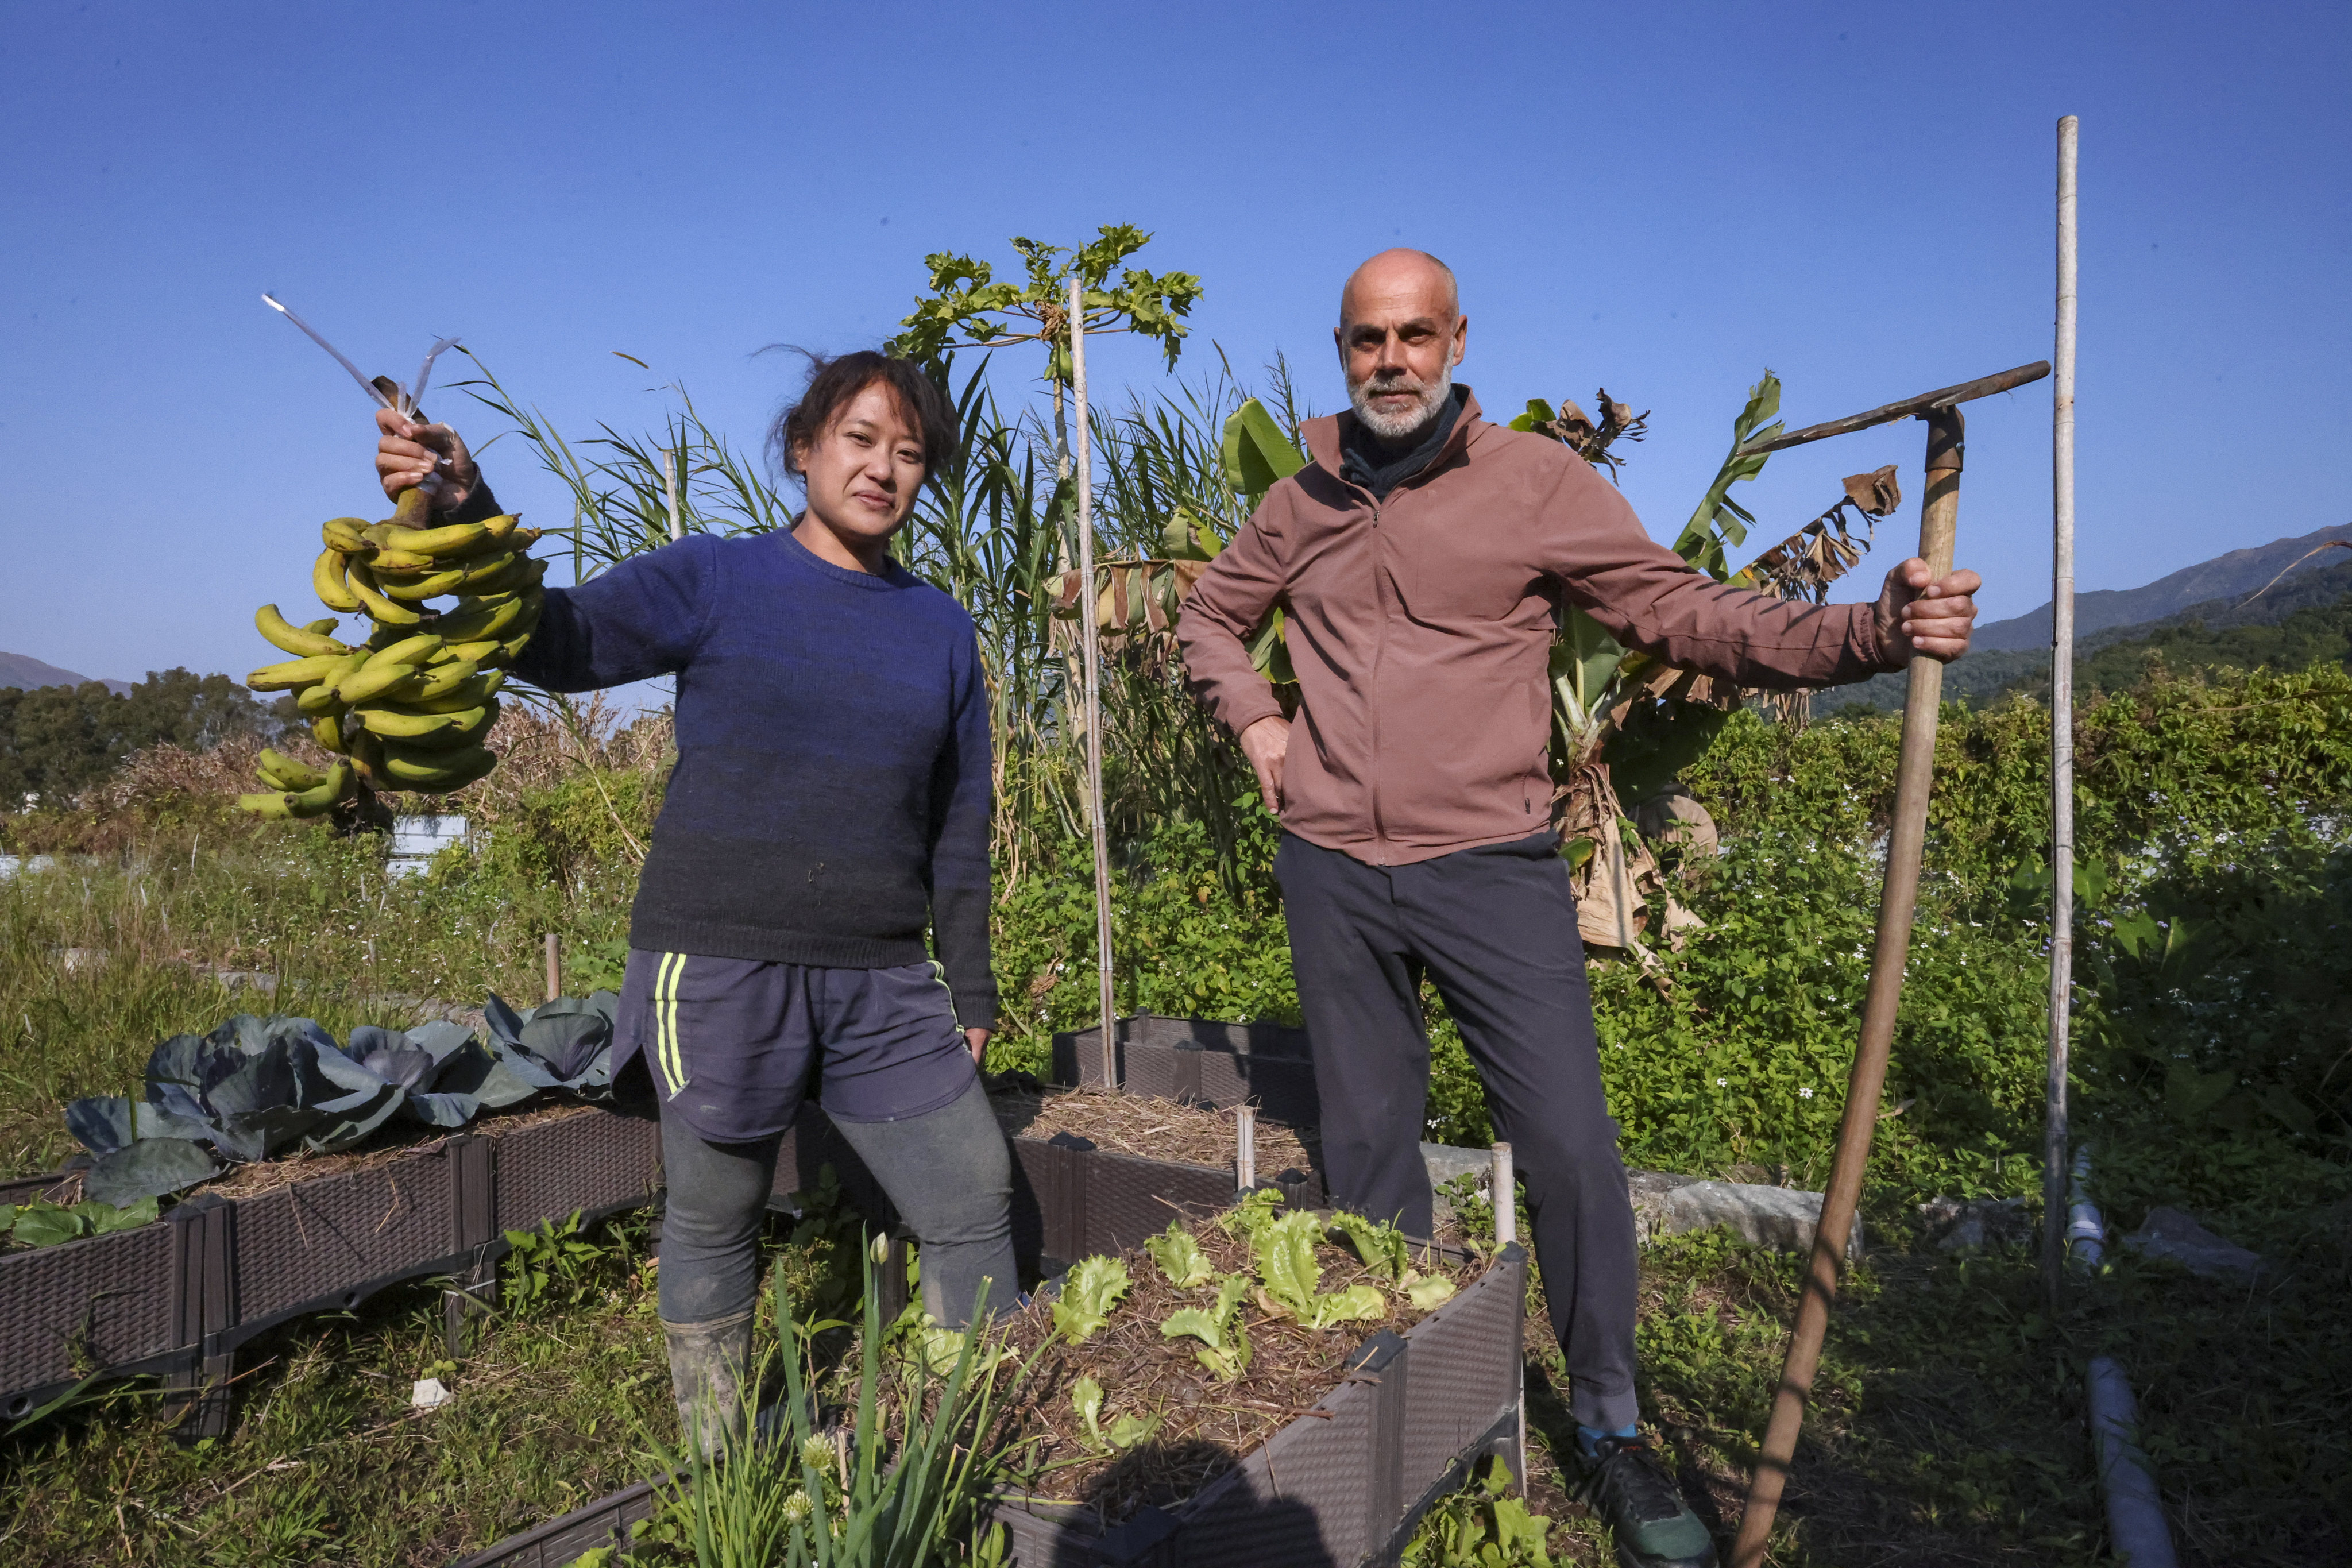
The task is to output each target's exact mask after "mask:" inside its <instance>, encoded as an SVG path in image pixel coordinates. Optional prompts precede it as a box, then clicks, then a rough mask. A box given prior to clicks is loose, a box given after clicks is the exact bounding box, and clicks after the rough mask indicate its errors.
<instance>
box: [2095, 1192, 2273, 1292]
mask: <svg viewBox="0 0 2352 1568" xmlns="http://www.w3.org/2000/svg"><path fill="white" fill-rule="evenodd" d="M2124 1245H2125V1246H2126V1247H2130V1248H2131V1249H2132V1250H2133V1251H2135V1252H2137V1253H2138V1254H2139V1255H2140V1256H2141V1257H2143V1258H2170V1259H2172V1261H2174V1262H2175V1263H2178V1264H2179V1265H2180V1266H2181V1267H2182V1268H2186V1269H2188V1270H2189V1272H2190V1273H2191V1274H2196V1275H2201V1276H2202V1277H2203V1278H2205V1279H2255V1278H2257V1277H2259V1276H2260V1275H2261V1274H2262V1272H2263V1268H2265V1267H2266V1266H2265V1265H2264V1263H2263V1258H2262V1255H2261V1254H2260V1253H2258V1252H2249V1251H2247V1250H2246V1249H2245V1248H2244V1247H2240V1246H2239V1245H2237V1244H2236V1243H2235V1242H2232V1241H2227V1240H2224V1239H2223V1238H2222V1237H2218V1236H2215V1235H2214V1234H2213V1233H2212V1232H2211V1231H2210V1230H2207V1229H2206V1228H2205V1227H2204V1226H2201V1225H2199V1224H2198V1223H2197V1222H2196V1221H2195V1220H2193V1219H2191V1218H2190V1217H2189V1215H2185V1214H2183V1213H2181V1212H2180V1211H2179V1209H2176V1208H2152V1209H2150V1210H2148V1211H2147V1220H2146V1221H2145V1222H2144V1223H2142V1224H2141V1226H2140V1227H2139V1228H2138V1229H2137V1230H2136V1231H2134V1232H2132V1233H2131V1234H2130V1235H2129V1236H2127V1237H2124Z"/></svg>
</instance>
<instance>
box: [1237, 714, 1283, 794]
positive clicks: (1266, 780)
mask: <svg viewBox="0 0 2352 1568" xmlns="http://www.w3.org/2000/svg"><path fill="white" fill-rule="evenodd" d="M1242 755H1244V756H1245V757H1247V758H1248V759H1249V764H1250V766H1251V767H1252V768H1254V769H1255V770H1256V773H1257V793H1258V798H1260V799H1261V800H1263V801H1265V809H1266V811H1267V813H1268V814H1269V815H1271V816H1281V815H1282V764H1283V762H1284V760H1285V759H1286V758H1287V757H1288V756H1289V755H1290V721H1289V720H1287V719H1286V718H1284V717H1283V716H1282V715H1281V714H1279V713H1269V714H1267V715H1266V716H1265V718H1263V719H1261V720H1259V721H1257V722H1256V723H1255V724H1253V725H1251V726H1250V727H1249V728H1248V729H1246V730H1244V731H1242Z"/></svg>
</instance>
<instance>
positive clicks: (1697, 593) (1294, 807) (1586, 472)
mask: <svg viewBox="0 0 2352 1568" xmlns="http://www.w3.org/2000/svg"><path fill="white" fill-rule="evenodd" d="M1333 337H1334V339H1335V341H1336V342H1337V344H1338V347H1339V364H1340V368H1341V370H1342V372H1343V373H1344V374H1345V375H1346V377H1347V385H1348V404H1349V412H1348V413H1346V414H1341V415H1339V416H1337V417H1333V418H1322V419H1311V420H1309V421H1307V425H1306V427H1305V432H1304V434H1305V436H1306V438H1307V452H1308V454H1309V456H1310V458H1312V460H1311V461H1310V462H1309V463H1308V464H1307V467H1306V468H1301V469H1300V470H1299V471H1298V472H1297V474H1295V475H1293V476H1291V477H1290V478H1289V479H1284V480H1283V481H1281V482H1280V483H1279V484H1277V485H1276V486H1275V487H1274V489H1271V490H1270V491H1268V492H1267V494H1266V498H1265V502H1264V504H1263V505H1261V506H1260V507H1259V508H1258V510H1257V514H1256V515H1255V517H1253V518H1252V519H1251V520H1250V521H1249V524H1248V526H1247V527H1245V528H1244V529H1243V530H1242V531H1241V532H1240V533H1239V534H1238V535H1237V536H1236V537H1235V538H1234V542H1233V543H1232V544H1231V545H1229V546H1228V547H1227V548H1226V549H1225V551H1224V552H1223V553H1222V554H1220V555H1219V556H1218V557H1217V559H1216V562H1215V563H1214V564H1213V565H1212V566H1211V567H1210V568H1209V570H1208V572H1207V573H1206V574H1204V575H1203V576H1202V579H1201V581H1200V583H1199V584H1198V585H1197V586H1196V587H1195V588H1194V589H1193V590H1192V595H1191V596H1190V597H1189V598H1187V599H1186V601H1185V603H1184V607H1183V616H1182V619H1181V624H1180V626H1179V636H1180V637H1181V640H1182V643H1183V647H1184V659H1185V666H1186V669H1187V671H1188V674H1189V676H1190V679H1191V680H1192V685H1193V689H1194V690H1195V692H1196V693H1197V694H1198V695H1199V696H1200V698H1201V700H1202V701H1203V702H1205V703H1206V704H1207V705H1208V707H1209V709H1210V710H1211V711H1212V712H1213V714H1214V715H1215V716H1216V717H1217V718H1218V719H1219V720H1220V721H1223V723H1224V724H1225V725H1226V726H1227V727H1229V728H1230V729H1231V730H1232V731H1233V732H1234V734H1235V735H1237V736H1238V737H1240V741H1241V745H1242V749H1243V751H1244V752H1245V753H1246V754H1247V755H1248V757H1249V760H1250V764H1251V766H1252V767H1253V768H1254V769H1255V771H1256V773H1257V778H1258V786H1259V789H1260V790H1261V792H1262V793H1263V794H1264V796H1265V805H1266V809H1267V810H1269V811H1272V812H1275V813H1276V814H1278V815H1279V816H1280V817H1281V819H1282V828H1283V833H1282V844H1281V848H1280V850H1279V852H1278V853H1277V854H1276V859H1275V870H1276V875H1277V877H1278V878H1279V879H1280V880H1281V883H1282V890H1283V900H1284V907H1285V912H1286V915H1287V917H1288V921H1289V926H1290V952H1291V962H1292V965H1293V968H1294V971H1295V973H1296V975H1297V983H1298V1000H1299V1005H1300V1007H1301V1009H1302V1010H1303V1011H1304V1013H1305V1014H1306V1018H1307V1032H1308V1035H1309V1037H1310V1038H1311V1039H1312V1041H1313V1048H1314V1053H1315V1078H1316V1083H1317V1086H1318V1090H1319V1092H1320V1095H1321V1099H1322V1106H1323V1127H1322V1133H1323V1156H1324V1162H1325V1174H1326V1176H1327V1178H1328V1182H1329V1184H1330V1191H1331V1195H1332V1200H1333V1201H1334V1202H1335V1203H1338V1204H1339V1205H1343V1206H1345V1207H1347V1208H1349V1209H1353V1210H1356V1211H1358V1212H1360V1213H1362V1214H1367V1215H1375V1216H1378V1217H1380V1218H1382V1219H1389V1220H1393V1221H1395V1222H1396V1223H1398V1224H1399V1225H1401V1226H1402V1228H1403V1229H1405V1230H1406V1231H1407V1232H1409V1233H1412V1234H1415V1235H1421V1236H1426V1235H1428V1234H1429V1232H1430V1228H1431V1218H1432V1216H1431V1208H1432V1204H1431V1194H1430V1186H1429V1173H1428V1171H1427V1168H1426V1167H1425V1166H1424V1165H1423V1163H1422V1158H1421V1134H1422V1131H1423V1125H1424V1120H1423V1119H1424V1113H1425V1104H1426V1099H1427V1094H1428V1087H1429V1042H1428V1038H1427V1037H1426V1036H1425V1035H1424V1034H1423V1027H1422V1014H1421V998H1420V987H1421V981H1422V979H1423V976H1426V977H1427V978H1429V979H1430V980H1432V981H1433V982H1435V984H1436V985H1437V990H1438V994H1440V995H1442V996H1443V997H1444V999H1445V1005H1446V1007H1447V1009H1448V1010H1449V1011H1450V1012H1451V1013H1452V1015H1453V1016H1454V1021H1455V1023H1456V1024H1458V1025H1459V1026H1461V1030H1462V1039H1463V1043H1464V1045H1465V1046H1466V1047H1468V1048H1469V1051H1470V1055H1471V1057H1472V1059H1474V1060H1475V1061H1476V1063H1477V1064H1478V1070H1479V1073H1480V1075H1481V1076H1482V1077H1483V1079H1485V1082H1486V1099H1487V1109H1488V1111H1489V1114H1490V1116H1491V1118H1492V1120H1493V1122H1494V1127H1495V1132H1496V1136H1497V1137H1499V1138H1507V1139H1508V1140H1510V1142H1511V1143H1512V1144H1513V1145H1514V1147H1515V1149H1516V1151H1517V1162H1518V1170H1519V1173H1520V1174H1521V1175H1522V1176H1523V1177H1524V1178H1525V1180H1526V1182H1527V1191H1528V1209H1529V1212H1530V1215H1531V1219H1532V1224H1531V1227H1530V1228H1531V1229H1532V1231H1533V1233H1534V1240H1535V1247H1536V1257H1537V1260H1538V1263H1539V1264H1540V1265H1541V1268H1542V1270H1543V1279H1544V1288H1545V1295H1546V1298H1547V1300H1549V1304H1550V1309H1551V1321H1552V1328H1553V1331H1554V1332H1555V1333H1556V1334H1557V1335H1558V1336H1559V1344H1560V1350H1561V1352H1562V1353H1563V1355H1564V1356H1565V1357H1566V1359H1567V1365H1568V1373H1569V1378H1570V1385H1571V1386H1570V1402H1571V1405H1572V1407H1573V1409H1574V1411H1575V1415H1576V1419H1577V1423H1578V1426H1579V1428H1580V1443H1581V1446H1582V1449H1583V1458H1584V1461H1585V1466H1584V1471H1585V1473H1584V1482H1583V1485H1584V1489H1585V1493H1586V1496H1587V1497H1588V1499H1589V1500H1591V1502H1592V1503H1593V1505H1594V1507H1595V1508H1596V1509H1597V1510H1598V1511H1600V1512H1601V1515H1602V1516H1603V1517H1604V1518H1605V1519H1606V1520H1607V1521H1609V1523H1610V1525H1611V1528H1612V1530H1613V1531H1615V1534H1616V1540H1617V1546H1618V1552H1619V1555H1620V1557H1621V1559H1622V1560H1623V1561H1624V1562H1626V1563H1635V1564H1641V1565H1643V1568H1656V1565H1669V1564H1697V1563H1710V1562H1712V1561H1713V1560H1714V1551H1713V1548H1712V1546H1711V1544H1710V1543H1709V1542H1708V1539H1707V1534H1706V1529H1705V1528H1704V1527H1703V1526H1702V1525H1701V1524H1700V1523H1699V1521H1697V1519H1696V1517H1694V1516H1693V1515H1692V1514H1691V1512H1690V1510H1688V1509H1687V1508H1686V1507H1685V1506H1684V1504H1683V1502H1682V1500H1681V1497H1680V1495H1679V1493H1678V1492H1677V1491H1676V1490H1675V1486H1674V1483H1673V1481H1672V1480H1671V1479H1670V1478H1669V1477H1668V1476H1667V1475H1666V1474H1665V1473H1664V1470H1663V1468H1661V1467H1660V1466H1659V1465H1658V1464H1657V1462H1656V1460H1655V1458H1654V1456H1653V1455H1652V1454H1651V1453H1650V1452H1649V1451H1648V1449H1647V1446H1646V1445H1645V1443H1644V1441H1643V1437H1642V1436H1641V1432H1640V1426H1639V1418H1640V1411H1639V1408H1638V1406H1637V1404H1636V1402H1635V1399H1634V1394H1633V1315H1634V1292H1635V1288H1636V1283H1637V1276H1636V1271H1635V1263H1634V1235H1633V1210H1632V1205H1631V1204H1630V1202H1629V1201H1628V1198H1627V1195H1626V1190H1625V1169H1624V1165H1623V1163H1622V1162H1621V1161H1620V1160H1619V1158H1618V1154H1617V1126H1616V1123H1615V1122H1613V1121H1611V1120H1610V1118H1609V1112H1608V1108H1607V1105H1606V1104H1605V1102H1604V1100H1603V1098H1602V1094H1601V1068H1600V1058H1599V1054H1598V1047H1597V1046H1596V1044H1595V1041H1594V1037H1593V1029H1592V1004H1591V996H1590V995H1589V994H1588V993H1587V991H1586V989H1585V979H1584V951H1583V947H1582V945H1581V944H1580V942H1579V941H1578V939H1577V930H1576V911H1575V905H1574V900H1573V899H1572V898H1571V896H1570V892H1569V883H1568V867H1567V863H1566V862H1565V861H1563V860H1562V859H1561V858H1559V837H1558V835H1556V834H1555V833H1553V832H1552V831H1551V828H1550V826H1549V815H1550V805H1551V795H1552V781H1551V773H1550V767H1549V742H1550V725H1551V695H1550V689H1549V681H1548V679H1547V675H1548V668H1549V654H1550V647H1551V643H1552V640H1553V637H1554V635H1555V631H1556V629H1557V626H1558V616H1559V612H1560V609H1561V607H1562V606H1563V605H1576V606H1578V607H1580V608H1581V609H1584V610H1586V611H1587V612H1589V613H1590V614H1591V616H1593V617H1594V618H1595V619H1596V620H1598V621H1600V622H1601V625H1602V626H1605V627H1607V628H1608V630H1609V632H1610V634H1611V635H1612V636H1613V637H1616V638H1617V640H1618V641H1619V642H1621V643H1623V644H1624V645H1625V646H1627V647H1633V648H1639V649H1641V650H1642V651H1643V652H1645V653H1650V654H1654V655H1656V656H1658V657H1659V658H1663V659H1664V660H1665V661H1666V662H1667V663H1669V664H1672V665H1674V666H1675V667H1676V668H1683V669H1696V670H1702V671H1704V672H1706V674H1708V675H1712V676H1716V677H1717V678H1719V679H1726V680H1730V681H1736V682H1737V683H1738V684H1739V685H1741V686H1747V687H1763V688H1769V689H1786V688H1790V687H1800V686H1803V687H1823V686H1835V685H1840V684H1843V683H1844V682H1847V681H1854V680H1861V679H1865V678H1867V677H1869V676H1872V675H1875V674H1878V673H1879V672H1880V671H1882V670H1889V669H1896V668H1902V667H1903V665H1904V664H1905V663H1906V660H1907V659H1908V658H1909V657H1910V655H1911V653H1912V652H1913V651H1914V650H1916V651H1919V652H1924V653H1927V654H1931V655H1933V656H1935V657H1937V658H1957V657H1958V656H1959V655H1960V654H1962V653H1965V652H1966V651H1967V650H1968V645H1969V630H1970V627H1971V626H1973V624H1974V621H1975V618H1976V606H1975V604H1974V602H1973V601H1972V599H1971V598H1970V595H1972V594H1973V593H1974V592H1975V590H1976V589H1977V588H1978V586H1979V580H1978V578H1977V575H1976V574H1975V573H1973V572H1954V573H1952V574H1949V575H1948V576H1946V577H1944V578H1942V579H1940V580H1937V579H1935V578H1934V576H1933V574H1931V573H1930V572H1929V571H1928V569H1927V564H1926V563H1924V562H1921V561H1918V560H1916V559H1915V560H1911V561H1906V562H1904V563H1902V564H1901V565H1899V566H1897V567H1895V570H1894V571H1892V572H1890V573H1889V574H1887V577H1886V584H1885V590H1884V591H1883V592H1882V593H1881V594H1880V595H1879V597H1878V600H1877V602H1876V603H1875V604H1874V605H1803V604H1787V603H1783V602H1781V601H1779V600H1775V599H1771V598H1768V597H1766V596H1765V595H1761V594H1755V593H1750V592H1748V591H1746V590H1744V589H1738V588H1727V587H1725V586H1723V585H1721V584H1717V583H1716V582H1714V581H1712V580H1711V579H1709V578H1707V577H1706V576H1705V575H1703V574H1700V573H1697V572H1695V571H1693V570H1692V569H1691V568H1690V566H1689V565H1688V564H1687V563H1685V562H1684V561H1683V560H1681V559H1680V558H1679V557H1678V556H1676V555H1675V553H1674V552H1672V551H1669V550H1667V549H1665V548H1664V547H1663V546H1661V545H1659V544H1657V543H1656V542H1654V541H1653V540H1652V539H1651V538H1650V536H1649V534H1648V533H1647V532H1646V531H1644V530H1643V527H1642V524H1641V521H1640V520H1639V519H1638V518H1636V517H1635V516H1634V515H1633V509H1632V508H1630V507H1628V506H1627V505H1626V504H1625V501H1624V499H1623V498H1622V496H1620V495H1619V494H1618V492H1617V490H1616V489H1615V487H1613V486H1612V485H1611V484H1609V483H1608V482H1607V481H1606V480H1604V479H1601V478H1600V477H1599V476H1597V475H1596V474H1594V473H1593V471H1592V470H1591V468H1588V467H1587V466H1586V465H1585V464H1584V462H1583V461H1582V460H1580V458H1577V457H1576V456H1575V454H1573V453H1571V452H1570V451H1569V449H1568V448H1567V447H1564V446H1562V445H1560V444H1559V442H1557V441H1553V440H1550V439H1548V438H1547V437H1541V436H1534V435H1526V434H1521V433H1519V432H1516V431H1512V430H1508V429H1506V428H1503V427H1502V426H1496V425H1491V424H1489V423H1487V422H1486V420H1485V419H1483V418H1481V417H1480V416H1479V411H1478V403H1477V400H1476V399H1475V397H1473V396H1471V395H1470V389H1469V388H1468V387H1466V386H1456V385H1455V384H1454V380H1453V372H1454V366H1455V365H1457V364H1459V363H1462V358H1463V354H1464V353H1465V350H1466V349H1467V347H1468V345H1469V341H1470V323H1469V320H1468V318H1466V317H1465V316H1464V315H1463V313H1462V309H1461V302H1460V299H1459V296H1458V294H1457V293H1456V290H1455V285H1454V274H1453V272H1452V270H1451V269H1450V268H1447V267H1446V266H1445V264H1444V262H1441V261H1439V260H1438V259H1437V258H1435V257H1433V256H1429V255H1427V254H1425V253H1423V252H1421V251H1417V250H1391V251H1385V252H1383V253H1382V254H1381V255H1379V256H1375V257H1373V258H1371V259H1370V261H1367V262H1365V263H1364V264H1363V265H1362V266H1361V267H1360V268H1357V269H1356V271H1355V274H1354V275H1353V276H1352V277H1350V278H1349V279H1348V283H1347V287H1346V289H1345V290H1344V291H1343V292H1342V293H1341V295H1340V298H1339V327H1338V329H1337V330H1336V331H1335V332H1334V333H1333ZM1277 606H1279V607H1280V608H1281V610H1282V611H1283V613H1284V615H1285V616H1286V617H1287V619H1286V637H1287V639H1288V648H1289V653H1290V661H1291V665H1292V667H1293V668H1295V669H1296V670H1297V675H1298V689H1299V710H1298V719H1297V724H1295V725H1294V724H1293V723H1292V722H1291V721H1289V720H1287V719H1286V718H1285V717H1284V716H1283V713H1282V709H1281V706H1280V705H1279V704H1278V703H1277V702H1276V700H1275V696H1274V691H1273V689H1272V688H1271V687H1270V686H1268V685H1267V683H1266V681H1265V679H1264V678H1263V677H1261V676H1260V675H1258V674H1257V673H1256V671H1255V670H1254V669H1253V668H1251V667H1250V659H1249V653H1248V649H1247V648H1246V647H1245V646H1244V639H1245V638H1246V637H1248V636H1249V635H1250V634H1251V633H1252V632H1253V631H1254V630H1255V628H1256V627H1257V626H1259V625H1260V624H1262V623H1263V621H1264V620H1265V616H1266V612H1267V611H1269V610H1271V609H1274V608H1276V607H1277Z"/></svg>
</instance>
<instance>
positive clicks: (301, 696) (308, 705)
mask: <svg viewBox="0 0 2352 1568" xmlns="http://www.w3.org/2000/svg"><path fill="white" fill-rule="evenodd" d="M336 685H337V682H336V680H335V679H331V678H330V679H322V680H320V682H319V684H318V685H316V686H306V687H304V688H303V689H301V690H299V691H298V692H296V693H295V694H294V707H295V709H296V710H297V711H299V713H300V714H301V715H302V717H304V718H305V719H316V718H317V717H319V715H320V714H321V713H340V712H341V711H342V710H343V700H342V698H341V696H340V695H338V694H337V692H336V690H335V687H336Z"/></svg>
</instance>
